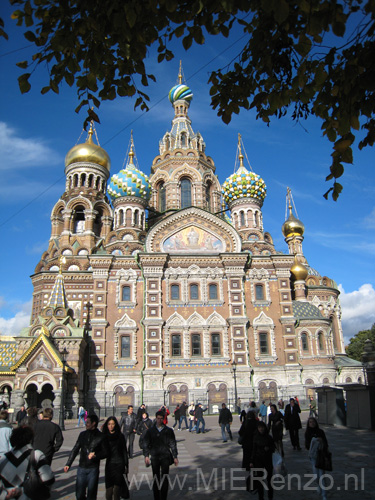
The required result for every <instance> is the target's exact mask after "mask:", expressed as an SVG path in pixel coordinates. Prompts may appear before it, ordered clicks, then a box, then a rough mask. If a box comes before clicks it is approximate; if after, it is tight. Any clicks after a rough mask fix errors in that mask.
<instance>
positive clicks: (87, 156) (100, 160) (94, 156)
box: [65, 125, 111, 170]
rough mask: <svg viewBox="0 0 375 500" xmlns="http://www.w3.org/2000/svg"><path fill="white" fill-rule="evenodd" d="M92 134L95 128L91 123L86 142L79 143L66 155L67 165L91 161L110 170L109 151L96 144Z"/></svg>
mask: <svg viewBox="0 0 375 500" xmlns="http://www.w3.org/2000/svg"><path fill="white" fill-rule="evenodd" d="M92 135H93V129H92V125H91V127H90V130H89V133H88V137H87V140H86V142H85V143H84V144H77V145H76V146H74V147H73V148H72V149H71V150H70V151H68V154H67V155H66V156H65V167H68V166H69V165H71V164H72V163H78V162H89V163H96V164H97V165H101V166H102V167H105V168H106V169H107V170H110V168H111V160H110V158H109V155H108V153H107V152H106V151H105V150H104V149H103V148H101V147H100V146H98V145H97V144H94V142H93V139H92Z"/></svg>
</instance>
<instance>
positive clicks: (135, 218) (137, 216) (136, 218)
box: [134, 210, 139, 226]
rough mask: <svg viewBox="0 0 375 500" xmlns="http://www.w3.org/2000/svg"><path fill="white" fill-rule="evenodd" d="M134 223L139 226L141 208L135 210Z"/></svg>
mask: <svg viewBox="0 0 375 500" xmlns="http://www.w3.org/2000/svg"><path fill="white" fill-rule="evenodd" d="M134 225H135V226H139V210H135V211H134Z"/></svg>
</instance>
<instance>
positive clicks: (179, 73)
mask: <svg viewBox="0 0 375 500" xmlns="http://www.w3.org/2000/svg"><path fill="white" fill-rule="evenodd" d="M178 83H179V85H181V84H182V61H181V59H180V68H179V70H178Z"/></svg>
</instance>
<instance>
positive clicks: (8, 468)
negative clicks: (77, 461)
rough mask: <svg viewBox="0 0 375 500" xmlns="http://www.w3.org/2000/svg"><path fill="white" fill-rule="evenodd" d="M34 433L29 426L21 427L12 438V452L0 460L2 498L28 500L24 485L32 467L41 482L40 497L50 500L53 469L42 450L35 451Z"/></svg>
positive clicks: (0, 493) (13, 433) (13, 432)
mask: <svg viewBox="0 0 375 500" xmlns="http://www.w3.org/2000/svg"><path fill="white" fill-rule="evenodd" d="M33 438H34V432H33V430H32V428H31V427H29V426H26V425H25V426H20V427H17V428H15V429H13V431H12V435H11V436H10V444H11V446H12V448H11V450H10V451H8V452H7V453H6V454H5V455H4V457H3V458H2V459H1V460H0V498H1V499H7V500H8V499H10V498H20V500H27V499H28V498H29V497H28V496H27V495H26V492H27V491H28V490H27V489H26V484H24V481H25V478H26V473H27V472H28V470H29V469H30V467H31V466H32V468H33V469H34V470H36V472H37V474H38V477H39V480H40V483H41V484H40V489H41V490H43V491H40V493H39V494H40V497H42V493H44V498H49V489H50V487H51V485H52V484H53V483H54V481H55V476H54V474H53V472H52V470H51V467H50V466H49V464H48V463H47V460H46V457H45V456H44V455H43V453H42V452H41V451H40V450H37V449H33V446H32V444H31V443H32V441H33ZM24 488H25V490H26V491H25V490H24Z"/></svg>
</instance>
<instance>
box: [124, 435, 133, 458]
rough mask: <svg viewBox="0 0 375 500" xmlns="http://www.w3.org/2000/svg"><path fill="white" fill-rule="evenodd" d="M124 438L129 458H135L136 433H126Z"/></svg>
mask: <svg viewBox="0 0 375 500" xmlns="http://www.w3.org/2000/svg"><path fill="white" fill-rule="evenodd" d="M124 436H125V442H126V447H127V450H128V455H129V458H133V445H134V438H135V432H131V433H130V434H127V433H124Z"/></svg>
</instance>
